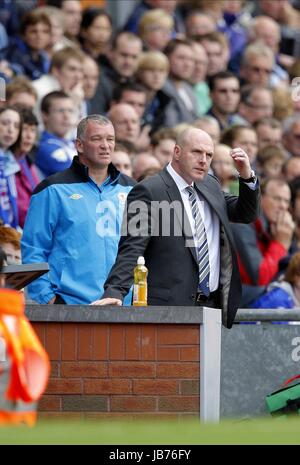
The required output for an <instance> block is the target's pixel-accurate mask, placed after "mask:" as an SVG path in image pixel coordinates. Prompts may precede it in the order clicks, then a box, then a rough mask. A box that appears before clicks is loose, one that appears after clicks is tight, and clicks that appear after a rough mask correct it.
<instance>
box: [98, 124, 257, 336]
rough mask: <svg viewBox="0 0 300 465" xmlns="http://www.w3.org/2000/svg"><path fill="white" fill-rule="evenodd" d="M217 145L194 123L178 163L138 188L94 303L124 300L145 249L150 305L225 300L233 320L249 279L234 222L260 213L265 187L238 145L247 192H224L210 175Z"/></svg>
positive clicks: (182, 139) (227, 322)
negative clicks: (241, 265)
mask: <svg viewBox="0 0 300 465" xmlns="http://www.w3.org/2000/svg"><path fill="white" fill-rule="evenodd" d="M213 152H214V145H213V142H212V139H211V138H210V136H209V135H208V134H207V133H206V132H204V131H202V130H201V129H197V128H189V129H186V130H185V131H183V133H181V135H180V136H179V138H178V140H177V143H176V145H175V149H174V155H173V159H172V162H171V163H170V164H169V165H168V166H167V167H166V168H165V169H164V170H163V171H161V172H160V173H158V174H156V175H155V176H152V177H150V178H148V179H145V180H144V181H142V182H140V183H138V184H137V185H136V186H135V187H134V188H133V189H132V191H131V192H130V194H129V195H128V198H127V209H126V213H125V216H124V219H123V232H122V237H121V240H120V243H119V250H118V256H117V259H116V262H115V264H114V266H113V267H112V269H111V271H110V274H109V276H108V278H107V280H106V283H105V285H104V289H105V292H104V294H103V296H102V298H101V300H98V301H96V302H94V303H93V304H94V305H122V300H123V297H124V295H126V294H127V292H128V289H129V288H130V286H131V284H132V281H133V268H134V266H135V264H136V261H137V258H138V257H139V256H144V257H145V261H146V266H147V267H148V269H149V275H148V304H149V305H176V306H191V305H201V306H206V307H207V306H208V307H213V306H215V307H220V308H222V312H223V318H222V321H223V324H224V326H226V327H228V328H230V327H231V326H232V324H233V320H234V317H235V314H236V311H237V308H238V306H239V303H240V296H241V283H240V276H239V271H238V265H237V258H236V253H235V248H234V243H233V237H232V233H231V230H230V225H229V221H233V222H244V223H249V222H251V221H254V220H255V218H256V216H257V214H258V207H259V188H258V182H257V180H256V178H255V175H254V172H253V171H252V170H251V167H250V163H249V159H248V156H247V154H246V153H245V152H244V151H243V150H242V149H239V148H237V149H234V150H233V151H232V158H233V160H234V163H235V166H236V168H237V170H238V172H239V174H240V195H239V197H236V196H233V195H230V194H225V193H224V192H222V190H221V187H220V184H219V181H218V180H217V179H216V178H215V177H214V176H211V175H208V170H209V167H210V164H211V160H212V158H213ZM200 217H201V218H200ZM201 228H202V229H201ZM199 229H201V231H200V232H199ZM200 236H201V237H200Z"/></svg>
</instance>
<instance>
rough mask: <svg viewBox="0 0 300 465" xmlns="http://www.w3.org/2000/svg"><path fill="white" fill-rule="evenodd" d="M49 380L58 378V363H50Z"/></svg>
mask: <svg viewBox="0 0 300 465" xmlns="http://www.w3.org/2000/svg"><path fill="white" fill-rule="evenodd" d="M50 365H51V373H50V376H51V378H58V377H59V376H60V363H59V362H51V363H50Z"/></svg>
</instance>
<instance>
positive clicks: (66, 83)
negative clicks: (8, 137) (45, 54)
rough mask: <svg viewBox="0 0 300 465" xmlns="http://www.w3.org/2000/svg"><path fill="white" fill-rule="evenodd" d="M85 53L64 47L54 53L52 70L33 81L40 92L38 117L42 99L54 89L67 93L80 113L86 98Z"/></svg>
mask: <svg viewBox="0 0 300 465" xmlns="http://www.w3.org/2000/svg"><path fill="white" fill-rule="evenodd" d="M84 59H85V55H84V54H83V53H82V52H81V51H80V50H77V49H74V47H68V48H64V49H62V50H59V51H58V52H56V53H55V54H54V55H53V58H52V61H51V66H50V72H49V74H45V75H44V76H42V77H41V78H40V79H37V80H36V81H34V82H33V86H34V88H35V90H36V91H37V94H38V105H37V106H38V111H37V112H36V113H37V115H38V118H39V119H41V116H40V104H41V101H42V99H43V98H44V97H45V96H46V95H47V94H49V93H50V92H54V91H63V92H65V93H67V94H68V95H69V96H70V98H72V100H73V101H74V104H75V105H76V108H77V111H78V115H79V114H80V108H81V105H82V101H83V99H84V90H83V63H84Z"/></svg>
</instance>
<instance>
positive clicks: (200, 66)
mask: <svg viewBox="0 0 300 465" xmlns="http://www.w3.org/2000/svg"><path fill="white" fill-rule="evenodd" d="M192 49H193V52H194V57H195V66H194V71H193V74H192V77H191V79H190V83H191V84H192V86H193V89H194V94H195V97H196V100H197V115H198V116H202V115H204V114H205V113H207V111H208V110H209V109H210V107H211V99H210V96H209V87H208V85H207V82H206V73H207V66H208V58H207V55H206V51H205V49H204V47H203V46H202V45H201V44H198V43H197V42H194V41H193V42H192Z"/></svg>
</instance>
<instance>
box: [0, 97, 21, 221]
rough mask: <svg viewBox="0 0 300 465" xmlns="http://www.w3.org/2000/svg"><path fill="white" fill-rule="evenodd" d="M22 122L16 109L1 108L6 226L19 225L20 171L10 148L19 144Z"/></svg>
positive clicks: (1, 201) (0, 212) (1, 204)
mask: <svg viewBox="0 0 300 465" xmlns="http://www.w3.org/2000/svg"><path fill="white" fill-rule="evenodd" d="M21 128H22V120H21V115H20V112H19V111H18V109H17V108H16V107H12V106H11V107H9V106H7V107H3V108H0V220H2V222H3V224H4V225H6V226H11V227H13V228H17V227H18V225H19V218H18V206H17V189H16V183H15V173H16V172H17V171H19V165H18V163H17V162H16V160H15V158H14V156H13V154H12V152H11V150H10V147H11V146H13V145H14V144H15V143H17V142H18V140H19V138H20V135H21Z"/></svg>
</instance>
